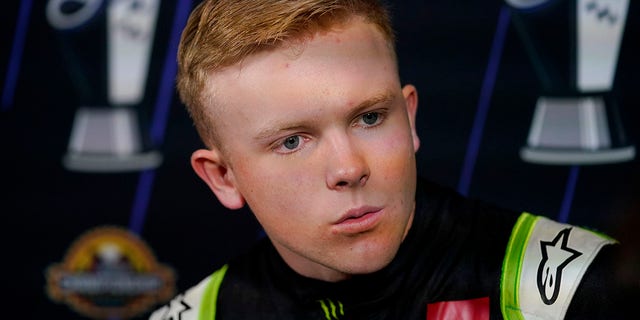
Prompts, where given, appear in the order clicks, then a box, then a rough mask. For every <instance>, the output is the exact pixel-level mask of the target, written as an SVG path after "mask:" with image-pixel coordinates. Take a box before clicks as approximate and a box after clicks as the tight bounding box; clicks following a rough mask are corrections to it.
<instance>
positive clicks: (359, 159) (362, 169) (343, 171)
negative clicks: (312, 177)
mask: <svg viewBox="0 0 640 320" xmlns="http://www.w3.org/2000/svg"><path fill="white" fill-rule="evenodd" d="M370 174H371V172H370V171H369V166H368V164H367V161H366V157H365V154H364V152H363V151H362V150H361V149H360V148H359V146H358V144H357V142H356V141H353V139H350V137H349V136H346V135H342V136H338V137H333V138H331V139H330V148H329V149H328V155H327V177H326V181H327V187H328V188H329V189H332V190H345V189H350V188H354V187H359V186H364V185H365V184H366V183H367V180H369V175H370Z"/></svg>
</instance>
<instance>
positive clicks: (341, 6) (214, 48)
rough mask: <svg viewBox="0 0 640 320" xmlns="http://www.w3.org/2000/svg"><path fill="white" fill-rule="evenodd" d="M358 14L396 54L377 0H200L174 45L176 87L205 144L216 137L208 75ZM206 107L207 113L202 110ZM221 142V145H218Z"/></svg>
mask: <svg viewBox="0 0 640 320" xmlns="http://www.w3.org/2000/svg"><path fill="white" fill-rule="evenodd" d="M353 17H361V18H363V19H364V20H365V21H366V22H368V23H371V24H373V25H375V26H376V27H377V28H378V29H379V30H380V31H381V33H382V34H383V36H384V37H385V38H386V40H387V42H388V44H389V46H390V48H391V52H392V54H393V55H394V57H395V49H394V41H395V37H394V34H393V29H392V27H391V21H390V15H389V12H388V10H387V8H386V6H385V5H384V4H383V3H381V2H380V1H376V0H204V1H203V2H201V3H200V4H199V5H198V6H197V7H196V8H195V9H194V10H193V12H192V13H191V15H190V17H189V20H188V21H187V25H186V26H185V28H184V30H183V33H182V38H181V40H180V46H179V48H178V75H177V89H178V93H179V95H180V99H181V101H182V102H183V103H184V104H185V105H186V106H187V110H188V112H189V115H190V116H191V118H192V119H193V121H194V123H195V126H196V129H197V131H198V134H199V135H200V138H201V139H202V140H203V142H204V143H205V144H207V145H208V146H211V145H212V144H217V142H218V140H219V137H218V135H217V133H216V130H215V128H214V120H215V119H213V118H212V115H211V114H210V113H211V112H210V110H207V108H206V106H207V105H208V104H209V103H210V101H209V100H215V99H210V98H211V97H205V95H204V89H205V84H206V81H207V76H208V75H209V74H210V73H211V72H215V71H218V70H221V69H222V68H225V67H228V66H231V65H235V64H237V63H240V62H241V61H242V60H243V59H245V58H246V57H248V56H250V55H252V54H255V53H258V52H261V51H265V50H268V49H272V48H277V47H279V46H281V45H283V43H285V42H287V41H295V40H304V39H306V38H307V37H310V36H313V35H314V34H315V33H317V32H321V31H329V30H331V29H332V28H334V27H338V26H341V25H343V24H345V23H347V22H348V21H349V20H350V19H352V18H353ZM207 111H209V112H207ZM220 147H221V146H220Z"/></svg>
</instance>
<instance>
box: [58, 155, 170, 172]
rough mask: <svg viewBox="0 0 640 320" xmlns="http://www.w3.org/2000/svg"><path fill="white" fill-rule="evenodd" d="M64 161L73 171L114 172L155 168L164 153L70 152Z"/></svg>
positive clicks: (160, 161) (66, 166)
mask: <svg viewBox="0 0 640 320" xmlns="http://www.w3.org/2000/svg"><path fill="white" fill-rule="evenodd" d="M62 162H63V165H64V166H65V168H67V169H68V170H71V171H79V172H96V173H101V172H102V173H114V172H126V171H140V170H147V169H155V168H156V167H158V166H159V165H160V163H162V155H161V154H160V152H157V151H150V152H146V153H137V154H128V155H112V154H86V153H69V154H67V155H65V156H64V158H63V161H62Z"/></svg>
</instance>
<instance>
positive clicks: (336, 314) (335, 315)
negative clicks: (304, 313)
mask: <svg viewBox="0 0 640 320" xmlns="http://www.w3.org/2000/svg"><path fill="white" fill-rule="evenodd" d="M318 302H319V303H320V307H321V308H322V311H323V312H324V316H325V318H326V319H327V320H338V319H340V317H341V316H344V306H343V305H342V302H340V301H336V303H334V302H333V300H331V299H322V300H318Z"/></svg>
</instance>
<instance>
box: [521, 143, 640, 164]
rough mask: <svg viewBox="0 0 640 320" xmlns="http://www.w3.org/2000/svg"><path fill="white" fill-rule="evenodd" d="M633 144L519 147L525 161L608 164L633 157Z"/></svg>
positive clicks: (634, 151) (634, 152)
mask: <svg viewBox="0 0 640 320" xmlns="http://www.w3.org/2000/svg"><path fill="white" fill-rule="evenodd" d="M635 154H636V150H635V147H634V146H628V147H622V148H616V149H606V150H577V149H565V150H563V149H554V148H532V147H523V148H522V149H520V157H521V158H522V159H523V160H524V161H527V162H531V163H537V164H547V165H549V164H551V165H591V164H608V163H617V162H624V161H629V160H632V159H633V158H634V157H635Z"/></svg>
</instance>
